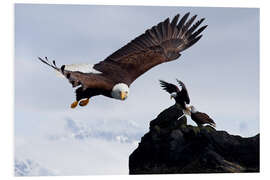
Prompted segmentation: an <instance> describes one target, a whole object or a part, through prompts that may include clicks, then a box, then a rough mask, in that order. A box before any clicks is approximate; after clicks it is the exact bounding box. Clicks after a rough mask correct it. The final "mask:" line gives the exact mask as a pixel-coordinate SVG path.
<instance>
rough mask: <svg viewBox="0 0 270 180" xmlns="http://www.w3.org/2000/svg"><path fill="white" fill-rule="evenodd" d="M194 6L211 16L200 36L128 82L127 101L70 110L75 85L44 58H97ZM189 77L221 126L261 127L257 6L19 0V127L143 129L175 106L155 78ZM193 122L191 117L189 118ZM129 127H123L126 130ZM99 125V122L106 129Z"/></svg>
mask: <svg viewBox="0 0 270 180" xmlns="http://www.w3.org/2000/svg"><path fill="white" fill-rule="evenodd" d="M189 11H190V12H191V15H194V14H197V15H198V19H199V18H202V17H204V18H206V20H205V22H204V24H208V27H207V29H206V30H205V31H204V32H203V37H202V39H201V40H200V41H199V42H198V43H197V44H195V45H194V46H192V47H191V48H189V49H188V50H186V51H184V52H183V53H182V56H181V57H180V58H179V59H178V60H177V61H173V62H170V63H166V64H162V65H160V66H157V67H155V68H153V69H151V70H150V71H148V72H147V73H145V74H144V75H143V76H141V77H140V78H138V79H137V80H136V81H135V82H134V83H133V84H132V86H131V89H130V96H129V98H128V99H127V100H126V101H124V102H122V101H117V100H114V99H109V98H106V97H101V96H99V97H94V98H93V99H92V101H90V103H89V105H88V106H87V107H84V108H81V107H79V108H78V109H75V110H73V109H70V108H69V106H70V104H71V103H72V102H73V101H74V97H75V94H74V90H73V89H72V88H71V85H70V84H69V83H68V82H67V80H65V79H59V78H58V77H56V76H55V73H54V72H53V71H52V70H51V69H49V68H48V67H46V66H45V65H44V64H41V63H40V62H39V61H38V60H37V57H38V56H41V57H44V56H47V57H48V58H49V59H54V60H56V62H57V64H59V65H61V64H69V63H83V62H87V63H92V64H95V63H97V62H99V61H101V60H103V59H104V58H106V57H107V56H108V55H110V54H111V53H113V52H114V51H115V50H117V49H119V48H120V47H122V46H123V45H125V44H126V43H128V42H129V41H131V40H132V39H134V38H135V37H136V36H138V35H140V34H141V33H143V32H144V31H145V30H146V29H147V28H150V27H152V26H153V25H156V24H157V23H159V22H160V21H163V20H164V19H166V18H167V17H170V18H171V19H172V18H173V17H174V16H175V15H176V14H177V13H180V15H183V14H185V13H186V12H189ZM175 78H178V79H181V80H183V82H184V83H185V84H186V86H187V88H188V90H189V94H190V99H191V104H193V105H195V106H196V108H197V109H198V110H200V111H203V112H206V113H208V114H209V115H210V116H211V117H212V118H213V119H214V120H215V122H216V123H217V129H218V130H226V131H228V132H229V133H232V134H240V135H242V136H253V135H255V134H257V133H258V132H259V9H254V8H199V7H198V8H195V7H192V8H188V7H136V6H133V7H132V6H92V5H87V6H86V5H31V4H28V5H26V4H17V5H15V134H16V137H24V138H26V139H27V137H31V136H40V137H43V136H44V135H45V134H50V133H51V134H55V133H57V132H58V131H59V129H61V127H62V126H63V122H64V119H65V118H71V119H74V120H77V121H82V122H88V123H90V124H91V126H92V127H95V126H97V127H99V126H100V122H102V123H103V124H104V126H102V127H104V128H106V130H108V131H109V130H110V128H112V127H113V128H112V129H111V130H112V131H118V130H119V131H122V130H123V129H124V130H126V131H128V126H127V125H126V124H125V122H132V123H135V124H136V126H137V127H138V132H140V133H142V135H143V133H145V132H146V131H147V129H148V125H149V121H150V120H152V119H154V118H155V117H156V116H157V115H158V113H159V112H161V111H162V110H163V109H165V108H167V107H169V106H171V105H173V103H174V102H173V101H171V100H170V99H169V94H167V93H166V92H165V91H162V90H161V88H160V86H159V83H158V80H159V79H163V80H165V81H169V82H173V83H176V82H175ZM188 123H189V124H194V123H193V122H192V121H191V120H190V119H189V120H188ZM125 128H126V129H125ZM101 130H102V129H101Z"/></svg>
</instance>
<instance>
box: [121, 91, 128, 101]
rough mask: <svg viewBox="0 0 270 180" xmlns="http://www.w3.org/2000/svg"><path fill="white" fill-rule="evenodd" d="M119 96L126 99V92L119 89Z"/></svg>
mask: <svg viewBox="0 0 270 180" xmlns="http://www.w3.org/2000/svg"><path fill="white" fill-rule="evenodd" d="M120 96H121V99H122V100H124V99H126V97H127V93H126V92H122V91H121V94H120Z"/></svg>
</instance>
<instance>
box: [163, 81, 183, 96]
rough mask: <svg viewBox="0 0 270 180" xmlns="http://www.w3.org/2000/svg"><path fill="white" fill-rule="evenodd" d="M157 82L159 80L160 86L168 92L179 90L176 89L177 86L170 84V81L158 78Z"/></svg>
mask: <svg viewBox="0 0 270 180" xmlns="http://www.w3.org/2000/svg"><path fill="white" fill-rule="evenodd" d="M159 82H160V85H161V87H162V88H163V89H164V90H165V91H167V92H168V93H170V94H171V93H173V92H179V89H178V87H177V86H176V85H174V84H171V83H167V82H165V81H162V80H159Z"/></svg>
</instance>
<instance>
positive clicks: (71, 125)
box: [48, 118, 144, 143]
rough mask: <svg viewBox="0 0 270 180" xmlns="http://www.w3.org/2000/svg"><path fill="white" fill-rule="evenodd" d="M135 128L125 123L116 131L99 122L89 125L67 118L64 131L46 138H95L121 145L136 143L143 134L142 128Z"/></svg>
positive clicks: (135, 126) (130, 123)
mask: <svg viewBox="0 0 270 180" xmlns="http://www.w3.org/2000/svg"><path fill="white" fill-rule="evenodd" d="M137 126H138V125H137V124H135V123H133V122H129V121H126V122H125V123H122V129H117V130H116V129H115V128H113V125H108V123H104V122H100V124H94V125H93V124H90V125H89V124H87V123H81V122H77V121H75V120H72V119H70V118H68V119H66V120H65V131H64V132H63V133H59V134H50V135H48V138H49V139H50V140H65V139H77V140H87V139H88V138H97V139H104V140H107V141H117V142H121V143H136V142H138V141H139V139H140V137H141V135H142V134H143V133H144V132H143V131H142V130H141V129H142V128H138V127H137ZM108 127H109V128H108ZM138 129H140V131H139V130H138Z"/></svg>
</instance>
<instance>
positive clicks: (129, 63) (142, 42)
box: [94, 13, 207, 85]
mask: <svg viewBox="0 0 270 180" xmlns="http://www.w3.org/2000/svg"><path fill="white" fill-rule="evenodd" d="M188 16H189V13H187V14H185V15H184V16H183V17H182V19H181V20H180V21H179V22H178V19H179V14H178V15H176V16H175V17H174V18H173V20H172V21H171V22H170V20H169V18H167V19H166V20H165V21H163V22H160V23H159V24H158V25H156V26H153V27H152V28H151V29H148V30H146V32H145V33H144V34H142V35H140V36H139V37H137V38H135V39H134V40H132V41H131V42H130V43H128V44H127V45H125V46H124V47H122V48H121V49H119V50H117V51H116V52H114V53H113V54H112V55H110V56H109V57H107V58H106V59H105V60H104V61H101V62H99V63H98V64H96V65H95V66H94V68H95V69H96V70H98V71H101V72H103V73H107V74H112V75H111V77H112V78H116V80H117V81H119V82H120V81H122V82H124V83H126V84H128V85H130V84H131V83H132V82H133V81H134V80H135V79H136V78H137V77H139V76H140V75H142V74H143V73H144V72H146V71H147V70H149V69H150V68H152V67H154V66H156V65H158V64H161V63H164V62H168V61H172V60H175V59H177V58H178V57H180V55H181V54H180V52H182V51H184V50H185V49H187V48H189V47H190V46H192V45H193V44H195V43H196V42H197V41H198V40H199V39H200V38H201V37H202V35H200V33H201V32H202V31H203V30H204V29H205V28H206V27H207V26H203V27H201V28H199V29H198V30H196V29H197V28H198V27H199V25H200V24H201V23H202V22H203V20H204V18H203V19H201V20H199V21H197V22H196V23H195V24H194V25H192V23H193V22H194V20H195V18H196V17H197V15H195V16H193V17H191V18H190V19H189V20H187V19H188ZM191 25H192V26H191Z"/></svg>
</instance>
